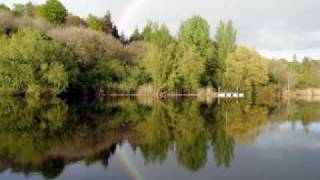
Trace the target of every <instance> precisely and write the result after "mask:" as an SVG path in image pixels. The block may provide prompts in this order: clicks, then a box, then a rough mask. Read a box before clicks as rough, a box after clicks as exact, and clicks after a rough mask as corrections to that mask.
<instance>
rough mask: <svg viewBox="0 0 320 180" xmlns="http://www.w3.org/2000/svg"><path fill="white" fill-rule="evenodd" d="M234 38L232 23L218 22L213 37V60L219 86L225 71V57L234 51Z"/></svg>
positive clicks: (235, 36) (235, 33) (235, 35)
mask: <svg viewBox="0 0 320 180" xmlns="http://www.w3.org/2000/svg"><path fill="white" fill-rule="evenodd" d="M236 38H237V31H236V30H235V29H234V27H233V24H232V21H228V22H227V23H224V22H223V21H220V23H219V25H218V27H217V33H216V37H215V40H216V42H215V46H216V51H215V58H216V60H217V63H218V67H219V70H218V71H216V73H217V74H216V75H215V77H216V79H218V80H219V84H222V85H223V82H222V74H223V73H224V72H225V71H226V63H225V61H226V58H227V56H228V55H229V54H230V53H232V52H234V51H235V49H236Z"/></svg>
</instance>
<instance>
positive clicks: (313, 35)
mask: <svg viewBox="0 0 320 180" xmlns="http://www.w3.org/2000/svg"><path fill="white" fill-rule="evenodd" d="M61 1H62V2H63V3H64V5H65V6H66V7H67V8H68V10H69V12H70V13H73V14H76V15H80V16H82V17H86V16H87V15H88V14H89V13H92V14H94V15H97V16H102V15H104V14H105V13H106V11H107V10H108V9H109V10H111V13H112V15H113V19H114V20H115V22H116V23H117V25H118V26H119V27H120V31H124V32H125V33H126V34H130V33H131V32H132V31H133V30H134V28H135V27H137V26H138V27H140V28H142V27H143V25H144V24H145V22H146V20H147V19H151V20H156V21H158V22H160V23H162V22H165V23H166V24H167V25H168V26H169V28H170V30H171V31H172V32H173V33H176V32H177V30H178V28H179V24H180V23H181V21H182V20H183V19H186V18H188V17H190V16H192V15H194V14H198V15H201V16H203V17H205V18H206V19H207V20H208V22H209V23H210V25H211V31H212V35H211V36H212V37H214V33H215V28H216V25H217V23H218V21H219V20H228V19H231V20H233V22H234V25H235V27H236V28H237V30H238V43H239V44H240V45H246V46H250V47H255V48H256V49H257V50H259V51H260V52H261V53H263V54H264V55H266V56H268V57H278V58H280V57H286V58H292V57H293V54H295V53H296V54H297V56H298V58H302V57H304V56H310V57H314V58H320V20H319V19H320V13H319V12H318V10H319V9H320V1H319V0H200V1H199V0H161V1H160V0H61ZM25 2H28V0H0V3H6V4H8V5H12V4H14V3H25ZM32 2H34V3H42V2H44V0H32Z"/></svg>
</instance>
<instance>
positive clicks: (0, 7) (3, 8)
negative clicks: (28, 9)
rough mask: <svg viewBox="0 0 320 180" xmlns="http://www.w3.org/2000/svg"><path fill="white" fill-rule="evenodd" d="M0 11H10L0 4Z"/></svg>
mask: <svg viewBox="0 0 320 180" xmlns="http://www.w3.org/2000/svg"><path fill="white" fill-rule="evenodd" d="M0 11H10V8H9V7H8V6H7V5H5V4H3V3H2V4H0Z"/></svg>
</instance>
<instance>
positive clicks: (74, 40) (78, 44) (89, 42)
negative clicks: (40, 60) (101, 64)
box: [48, 27, 123, 68]
mask: <svg viewBox="0 0 320 180" xmlns="http://www.w3.org/2000/svg"><path fill="white" fill-rule="evenodd" d="M48 35H49V36H50V37H51V38H53V39H55V40H57V41H58V42H60V43H63V44H65V45H66V46H67V47H68V48H70V49H72V51H73V52H74V53H75V54H76V56H77V59H78V62H79V63H80V65H81V67H83V68H86V67H90V66H93V65H95V64H96V63H97V62H98V61H99V60H107V59H112V58H114V57H118V56H119V54H120V53H121V52H122V50H123V46H122V44H121V43H120V42H119V41H117V40H116V39H114V38H113V37H112V36H111V35H106V34H104V33H102V32H96V31H92V30H88V29H83V28H76V27H69V28H58V29H54V30H52V31H50V32H49V33H48Z"/></svg>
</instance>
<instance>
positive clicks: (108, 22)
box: [101, 11, 113, 34]
mask: <svg viewBox="0 0 320 180" xmlns="http://www.w3.org/2000/svg"><path fill="white" fill-rule="evenodd" d="M112 27H113V23H112V19H111V13H110V11H108V12H107V14H106V15H105V16H104V18H102V20H101V31H102V32H104V33H106V34H111V33H112Z"/></svg>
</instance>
